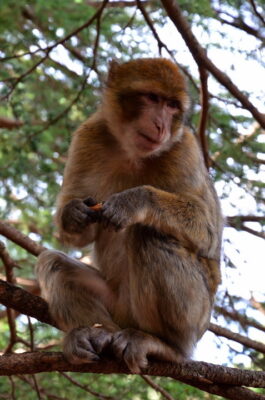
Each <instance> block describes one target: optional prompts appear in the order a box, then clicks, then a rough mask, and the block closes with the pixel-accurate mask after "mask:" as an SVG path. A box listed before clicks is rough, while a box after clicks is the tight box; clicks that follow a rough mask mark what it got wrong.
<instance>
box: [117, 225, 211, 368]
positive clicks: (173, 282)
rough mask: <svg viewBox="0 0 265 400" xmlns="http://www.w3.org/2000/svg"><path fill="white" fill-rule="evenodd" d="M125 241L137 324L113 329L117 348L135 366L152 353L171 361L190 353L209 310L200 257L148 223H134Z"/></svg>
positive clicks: (209, 305) (132, 304)
mask: <svg viewBox="0 0 265 400" xmlns="http://www.w3.org/2000/svg"><path fill="white" fill-rule="evenodd" d="M126 243H128V244H130V246H128V253H129V260H128V262H129V265H128V271H129V279H128V280H129V290H128V292H129V295H130V301H129V304H130V307H131V311H130V313H131V315H132V317H133V323H132V325H131V326H132V327H133V328H137V329H139V330H130V329H129V330H128V329H125V330H122V331H120V332H116V333H114V339H113V344H112V347H113V349H114V352H115V353H116V354H117V355H118V357H121V358H123V359H124V361H125V362H126V363H127V365H128V366H129V368H130V369H131V370H132V371H134V372H139V371H140V370H141V368H144V367H145V366H146V364H147V361H148V357H149V356H151V357H152V358H156V359H162V360H167V361H181V360H184V359H186V358H189V357H190V356H191V353H192V350H193V348H194V346H195V344H196V342H197V341H198V339H199V338H200V337H201V336H202V334H203V333H204V331H205V330H206V329H207V327H208V323H209V318H210V312H211V299H210V295H209V292H208V289H207V284H206V279H205V277H204V276H203V273H202V267H201V265H200V262H199V260H197V258H196V257H195V256H194V255H192V254H189V252H188V251H187V250H185V249H183V248H182V247H181V245H179V244H178V243H177V242H176V241H175V240H174V239H172V238H171V237H168V236H166V235H163V234H161V233H159V232H157V231H155V230H154V229H152V228H149V227H144V226H140V225H138V226H135V227H134V228H133V229H132V230H131V234H130V235H128V238H127V241H126ZM124 326H126V325H124ZM127 326H130V325H127Z"/></svg>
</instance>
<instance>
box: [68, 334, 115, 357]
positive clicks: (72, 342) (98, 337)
mask: <svg viewBox="0 0 265 400" xmlns="http://www.w3.org/2000/svg"><path fill="white" fill-rule="evenodd" d="M111 340H112V334H111V333H110V332H108V331H106V330H104V329H102V328H89V327H80V328H75V329H73V330H72V331H70V332H68V333H67V334H66V336H65V338H64V346H63V353H64V355H65V357H66V359H67V360H68V361H69V362H71V363H73V364H83V363H91V362H96V361H99V360H100V356H99V355H100V354H101V353H102V351H103V350H104V349H105V348H106V347H107V346H108V345H109V344H110V343H111Z"/></svg>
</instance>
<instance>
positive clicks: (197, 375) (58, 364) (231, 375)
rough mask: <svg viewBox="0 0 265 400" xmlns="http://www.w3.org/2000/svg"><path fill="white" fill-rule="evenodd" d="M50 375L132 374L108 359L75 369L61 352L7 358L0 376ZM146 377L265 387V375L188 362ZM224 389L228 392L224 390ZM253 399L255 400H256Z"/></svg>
mask: <svg viewBox="0 0 265 400" xmlns="http://www.w3.org/2000/svg"><path fill="white" fill-rule="evenodd" d="M51 371H72V372H89V373H101V374H112V373H119V374H129V373H130V371H129V370H128V368H127V367H126V366H125V364H123V363H122V362H120V361H119V362H117V361H114V360H111V361H110V360H107V359H105V360H102V361H100V362H95V363H93V364H83V365H73V364H70V363H68V362H67V361H66V360H65V358H64V356H63V354H62V353H60V352H28V353H22V354H12V355H11V354H8V355H4V356H2V357H0V375H2V376H9V375H13V374H16V375H17V374H35V373H39V372H51ZM144 374H146V375H153V376H166V377H170V378H173V379H177V380H180V381H181V382H184V383H188V384H190V385H194V386H200V385H202V386H204V387H207V385H209V384H210V385H212V384H213V382H214V383H215V384H217V385H218V384H221V385H233V386H241V385H244V386H248V387H256V388H264V387H265V372H260V371H250V370H241V369H237V368H228V367H224V366H220V365H214V364H210V363H205V362H198V361H187V362H183V363H169V362H151V363H150V364H149V366H148V367H147V368H146V369H145V370H144ZM223 389H225V387H224V388H223ZM227 389H228V388H226V390H227ZM230 389H233V387H232V388H231V387H230ZM238 389H240V388H238ZM228 398H233V397H228ZM234 398H236V397H234ZM237 398H239V397H237ZM247 398H248V397H244V399H247ZM249 398H250V397H249ZM254 398H255V397H253V399H254ZM258 398H260V399H264V397H263V396H261V397H257V399H258ZM241 399H243V397H241Z"/></svg>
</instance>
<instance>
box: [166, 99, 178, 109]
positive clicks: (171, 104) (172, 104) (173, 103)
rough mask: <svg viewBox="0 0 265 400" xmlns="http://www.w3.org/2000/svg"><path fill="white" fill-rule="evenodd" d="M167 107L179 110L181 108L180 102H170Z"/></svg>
mask: <svg viewBox="0 0 265 400" xmlns="http://www.w3.org/2000/svg"><path fill="white" fill-rule="evenodd" d="M167 106H168V107H170V108H175V109H179V108H180V104H179V102H178V100H168V101H167Z"/></svg>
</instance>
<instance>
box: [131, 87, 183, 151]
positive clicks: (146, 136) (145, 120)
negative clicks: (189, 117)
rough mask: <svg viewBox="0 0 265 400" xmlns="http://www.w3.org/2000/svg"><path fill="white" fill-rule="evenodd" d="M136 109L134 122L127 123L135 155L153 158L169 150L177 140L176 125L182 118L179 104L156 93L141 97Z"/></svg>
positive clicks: (135, 105) (135, 106)
mask: <svg viewBox="0 0 265 400" xmlns="http://www.w3.org/2000/svg"><path fill="white" fill-rule="evenodd" d="M133 107H134V111H135V114H134V118H133V119H132V120H131V121H129V120H128V119H127V127H128V128H129V129H128V130H129V133H128V136H129V135H130V137H131V139H129V138H128V137H127V139H128V140H130V142H131V143H130V144H131V146H132V148H134V150H135V153H136V154H139V155H141V156H149V155H153V154H159V153H161V152H162V151H164V150H166V149H168V147H170V146H171V144H172V143H173V142H174V140H175V139H176V134H177V132H176V130H177V126H176V121H177V120H178V119H179V118H180V117H181V111H180V107H179V102H178V100H177V99H174V98H166V97H164V96H163V95H160V94H157V93H155V92H147V93H139V94H137V95H136V98H135V103H134V105H133ZM125 135H126V134H125Z"/></svg>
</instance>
